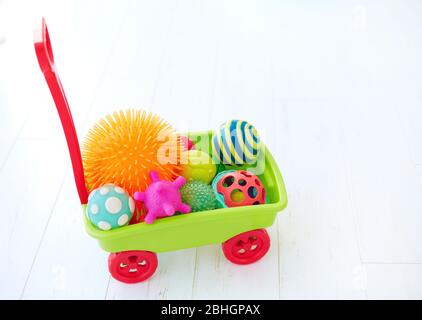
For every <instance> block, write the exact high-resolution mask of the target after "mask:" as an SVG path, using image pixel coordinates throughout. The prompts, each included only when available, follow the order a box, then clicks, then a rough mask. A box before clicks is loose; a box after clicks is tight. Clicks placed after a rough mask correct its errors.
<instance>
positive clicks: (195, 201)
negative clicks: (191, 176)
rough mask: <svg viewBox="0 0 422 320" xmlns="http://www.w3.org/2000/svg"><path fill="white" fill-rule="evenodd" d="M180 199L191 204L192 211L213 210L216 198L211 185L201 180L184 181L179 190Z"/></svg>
mask: <svg viewBox="0 0 422 320" xmlns="http://www.w3.org/2000/svg"><path fill="white" fill-rule="evenodd" d="M180 193H181V194H182V200H183V202H184V203H187V204H188V205H190V206H191V209H192V212H198V211H207V210H214V209H215V208H216V207H217V199H216V197H215V193H214V190H213V189H212V187H211V186H210V185H208V184H206V183H205V182H202V181H191V182H188V183H186V184H185V185H184V186H183V187H182V189H181V190H180Z"/></svg>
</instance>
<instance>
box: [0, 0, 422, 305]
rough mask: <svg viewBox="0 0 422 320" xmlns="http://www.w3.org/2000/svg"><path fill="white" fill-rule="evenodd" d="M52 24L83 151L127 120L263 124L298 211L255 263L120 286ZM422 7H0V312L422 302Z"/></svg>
mask: <svg viewBox="0 0 422 320" xmlns="http://www.w3.org/2000/svg"><path fill="white" fill-rule="evenodd" d="M41 16H45V17H46V19H47V22H48V25H49V29H50V35H51V40H52V44H53V48H54V52H55V56H56V63H57V66H58V69H59V72H60V75H61V78H62V82H63V85H64V87H65V90H66V93H67V97H68V100H69V103H70V105H71V109H72V111H73V115H74V119H75V123H76V127H77V130H78V132H79V136H80V139H82V138H83V136H84V134H85V133H86V132H87V129H88V128H89V126H90V125H91V124H92V123H93V122H94V121H96V120H97V119H98V118H99V117H101V116H103V115H104V114H105V113H108V112H110V111H112V110H117V109H119V108H124V107H139V108H145V109H149V110H152V111H154V112H156V113H159V114H160V115H161V116H162V117H164V118H165V119H167V120H168V121H170V122H171V123H172V124H173V125H174V126H175V127H176V128H177V129H179V130H181V131H182V130H203V129H213V128H216V127H217V126H218V125H220V124H221V123H222V122H224V121H226V120H228V119H230V118H242V119H246V120H249V121H250V122H252V123H253V124H254V125H255V126H256V127H257V128H258V130H259V131H260V133H261V136H262V137H263V140H264V141H265V143H266V144H267V146H268V147H269V149H270V150H271V151H272V152H273V153H274V155H275V157H276V159H277V161H278V163H279V166H280V168H281V171H282V173H283V175H284V178H285V181H286V185H287V188H288V194H289V201H290V202H289V206H288V208H287V209H286V210H285V211H283V212H282V213H281V214H280V215H279V216H278V220H277V221H276V223H275V224H274V226H273V227H271V228H270V229H269V233H270V236H271V240H272V247H271V250H270V252H269V254H268V255H267V256H266V257H265V258H264V259H263V260H262V261H260V262H259V263H256V264H254V265H250V266H243V267H239V266H235V265H232V264H230V263H229V262H227V261H226V260H225V259H224V258H223V255H222V253H221V250H220V247H219V246H217V245H215V246H208V247H202V248H197V249H189V250H183V251H179V252H171V253H165V254H160V255H159V268H158V270H157V273H156V274H155V276H154V277H153V278H151V279H150V280H149V281H148V282H145V283H142V284H137V285H132V286H128V285H124V284H120V283H117V282H116V281H114V280H113V279H110V277H109V275H108V271H107V264H106V259H107V254H106V253H105V252H102V251H101V250H100V249H99V248H98V246H97V244H96V242H95V241H94V240H93V239H90V238H89V237H88V236H87V235H86V234H85V233H84V229H83V223H82V212H81V209H80V206H79V204H78V197H77V193H76V189H75V186H74V184H73V176H72V173H71V170H70V160H69V157H68V154H67V148H66V144H65V139H64V137H63V133H62V129H61V126H60V122H59V119H58V116H57V114H56V110H55V106H54V104H53V101H52V98H51V96H50V93H49V91H48V88H47V86H46V84H45V81H44V79H43V77H42V75H41V72H40V70H39V67H38V64H37V61H36V58H35V53H34V49H33V44H32V30H33V26H34V23H35V25H37V26H39V25H40V22H41ZM421 39H422V2H421V1H418V0H415V1H363V0H362V1H328V0H327V1H311V0H307V1H305V0H302V1H276V0H273V1H216V0H214V1H194V0H192V1H138V0H132V1H129V0H126V1H122V0H119V1H82V0H80V1H28V2H23V1H15V0H13V1H12V0H0V43H1V44H0V298H82V299H85V298H88V299H93V298H98V299H103V298H107V299H120V298H129V299H171V298H176V299H185V298H188V299H189V298H204V299H213V298H239V299H243V298H271V299H273V298H274V299H279V298H281V299H285V298H289V299H291V298H353V299H354V298H363V299H366V298H369V299H373V298H422V245H421V243H422V182H421V180H422V143H421V138H422V125H421V122H422V90H421V89H422V62H421V59H422V41H421Z"/></svg>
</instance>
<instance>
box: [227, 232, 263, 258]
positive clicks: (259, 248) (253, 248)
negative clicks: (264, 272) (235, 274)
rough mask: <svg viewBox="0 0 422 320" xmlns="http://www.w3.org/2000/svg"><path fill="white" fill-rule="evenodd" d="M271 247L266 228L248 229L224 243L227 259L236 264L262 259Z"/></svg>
mask: <svg viewBox="0 0 422 320" xmlns="http://www.w3.org/2000/svg"><path fill="white" fill-rule="evenodd" d="M269 249H270V237H269V236H268V233H267V231H266V230H265V229H257V230H252V231H247V232H244V233H241V234H238V235H237V236H234V237H233V238H231V239H229V240H227V241H226V242H224V243H223V253H224V255H225V256H226V258H227V260H229V261H231V262H233V263H235V264H250V263H254V262H256V261H258V260H259V259H261V258H262V257H263V256H265V254H266V253H267V252H268V250H269Z"/></svg>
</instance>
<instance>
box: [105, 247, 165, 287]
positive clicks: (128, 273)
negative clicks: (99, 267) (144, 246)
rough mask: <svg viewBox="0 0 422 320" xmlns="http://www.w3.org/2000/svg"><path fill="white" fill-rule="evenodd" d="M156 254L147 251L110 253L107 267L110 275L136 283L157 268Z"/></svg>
mask: <svg viewBox="0 0 422 320" xmlns="http://www.w3.org/2000/svg"><path fill="white" fill-rule="evenodd" d="M157 265H158V261H157V255H156V254H155V253H153V252H149V251H135V250H133V251H123V252H117V253H110V256H109V257H108V269H109V271H110V274H111V276H112V277H113V278H114V279H116V280H118V281H121V282H124V283H138V282H141V281H144V280H146V279H148V278H149V277H151V276H152V275H153V274H154V272H155V270H156V269H157Z"/></svg>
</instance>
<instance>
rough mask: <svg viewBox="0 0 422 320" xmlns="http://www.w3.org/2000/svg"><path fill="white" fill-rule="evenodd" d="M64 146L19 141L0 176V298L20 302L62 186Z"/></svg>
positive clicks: (43, 142)
mask: <svg viewBox="0 0 422 320" xmlns="http://www.w3.org/2000/svg"><path fill="white" fill-rule="evenodd" d="M65 148H66V147H65V144H64V141H62V140H59V141H58V140H54V141H36V140H33V141H19V142H17V143H16V145H15V146H14V148H13V150H12V152H11V154H10V157H9V159H8V161H7V163H6V165H5V167H4V168H3V170H2V171H1V172H0V179H1V181H2V183H1V186H0V194H1V195H2V217H3V223H2V224H1V226H0V250H1V252H2V254H3V257H4V258H2V259H1V260H0V287H1V288H7V290H1V291H0V295H1V297H2V298H19V297H20V295H21V293H22V290H23V287H24V285H25V281H26V279H27V277H28V273H29V271H30V269H31V266H32V264H33V261H34V258H35V256H36V254H37V252H38V248H39V245H40V243H41V241H42V239H43V235H44V230H45V227H46V225H47V224H48V221H49V219H50V216H51V212H52V210H53V208H54V205H55V202H56V198H57V194H58V190H59V189H60V186H61V185H62V183H63V177H64V170H65V168H66V165H67V164H69V161H67V159H66V156H67V154H66V149H65Z"/></svg>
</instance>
